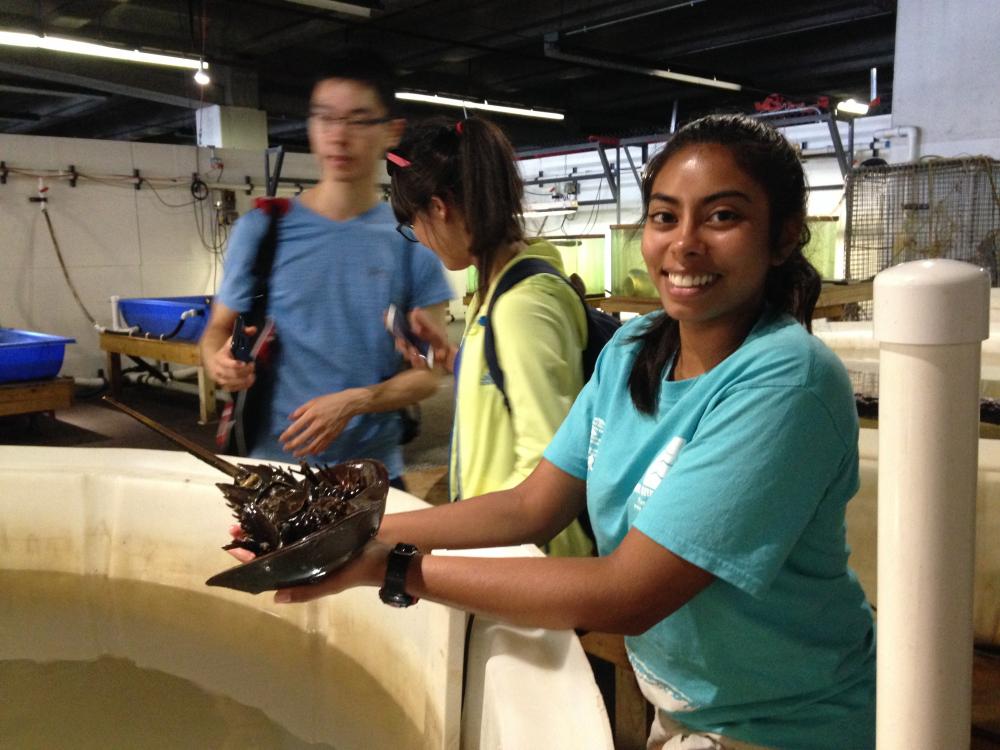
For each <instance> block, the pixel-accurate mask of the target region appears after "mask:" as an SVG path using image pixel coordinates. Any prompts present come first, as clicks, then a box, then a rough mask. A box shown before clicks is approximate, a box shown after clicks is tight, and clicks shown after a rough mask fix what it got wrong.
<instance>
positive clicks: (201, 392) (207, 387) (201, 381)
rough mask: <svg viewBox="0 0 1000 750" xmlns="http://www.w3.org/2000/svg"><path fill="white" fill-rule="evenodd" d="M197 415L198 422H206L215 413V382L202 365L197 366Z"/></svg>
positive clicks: (213, 416) (213, 417)
mask: <svg viewBox="0 0 1000 750" xmlns="http://www.w3.org/2000/svg"><path fill="white" fill-rule="evenodd" d="M198 415H199V419H198V424H208V422H209V421H210V420H212V419H215V415H216V404H215V382H214V381H213V380H212V378H210V377H209V376H208V373H206V372H205V368H204V367H199V368H198Z"/></svg>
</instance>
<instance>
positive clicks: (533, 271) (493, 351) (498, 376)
mask: <svg viewBox="0 0 1000 750" xmlns="http://www.w3.org/2000/svg"><path fill="white" fill-rule="evenodd" d="M540 273H549V274H552V275H554V276H558V277H559V278H560V279H562V280H563V281H565V282H566V283H567V284H569V280H568V279H567V278H566V277H565V276H563V275H562V274H561V273H559V271H558V270H557V269H556V268H555V266H553V265H552V264H551V263H546V262H545V261H544V260H541V259H540V258H525V259H524V260H519V261H518V262H517V263H515V264H514V265H513V266H511V267H510V269H508V270H507V272H506V273H505V274H504V275H503V276H501V277H500V280H499V281H498V282H497V285H496V288H495V289H494V290H493V296H492V297H490V305H489V307H488V308H486V323H485V326H484V327H485V328H486V331H485V338H484V340H483V354H484V356H485V357H486V369H487V370H488V371H489V373H490V378H492V380H493V383H494V385H496V387H497V388H498V389H499V390H500V395H501V396H503V403H504V406H506V407H507V411H508V412H509V411H510V401H509V400H508V399H507V391H506V390H504V376H503V370H501V369H500V362H499V360H498V359H497V347H496V338H495V336H494V334H493V307H494V305H496V303H497V300H498V299H500V297H502V296H503V294H504V293H505V292H506V291H508V290H509V289H511V288H512V287H515V286H517V285H518V284H520V283H521V282H522V281H524V280H525V279H527V278H529V277H531V276H535V275H537V274H540ZM570 286H571V287H572V285H570ZM574 291H575V290H574Z"/></svg>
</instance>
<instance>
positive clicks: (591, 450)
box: [587, 417, 604, 473]
mask: <svg viewBox="0 0 1000 750" xmlns="http://www.w3.org/2000/svg"><path fill="white" fill-rule="evenodd" d="M602 437H604V420H603V419H601V418H600V417H594V421H593V422H591V423H590V445H588V446H587V473H590V472H591V471H593V470H594V459H596V458H597V449H598V447H599V446H600V445H601V438H602Z"/></svg>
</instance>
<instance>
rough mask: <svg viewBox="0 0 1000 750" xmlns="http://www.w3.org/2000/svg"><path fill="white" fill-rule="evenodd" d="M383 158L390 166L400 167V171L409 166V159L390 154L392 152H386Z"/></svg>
mask: <svg viewBox="0 0 1000 750" xmlns="http://www.w3.org/2000/svg"><path fill="white" fill-rule="evenodd" d="M385 158H386V160H388V161H389V162H391V163H392V164H395V165H396V166H397V167H400V168H401V169H406V168H407V167H408V166H410V164H411V162H410V160H409V159H404V158H403V157H402V156H400V155H399V154H394V153H392V151H386V152H385Z"/></svg>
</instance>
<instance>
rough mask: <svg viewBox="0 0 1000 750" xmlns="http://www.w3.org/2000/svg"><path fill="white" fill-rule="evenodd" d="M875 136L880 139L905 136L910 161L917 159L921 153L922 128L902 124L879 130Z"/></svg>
mask: <svg viewBox="0 0 1000 750" xmlns="http://www.w3.org/2000/svg"><path fill="white" fill-rule="evenodd" d="M874 137H875V138H877V139H878V140H880V141H886V140H889V139H890V138H905V139H906V161H908V162H914V161H916V160H917V157H918V156H919V155H920V128H917V127H915V126H913V125H901V126H899V127H896V128H889V129H888V130H879V131H877V132H876V133H875V135H874Z"/></svg>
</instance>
